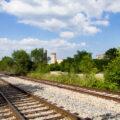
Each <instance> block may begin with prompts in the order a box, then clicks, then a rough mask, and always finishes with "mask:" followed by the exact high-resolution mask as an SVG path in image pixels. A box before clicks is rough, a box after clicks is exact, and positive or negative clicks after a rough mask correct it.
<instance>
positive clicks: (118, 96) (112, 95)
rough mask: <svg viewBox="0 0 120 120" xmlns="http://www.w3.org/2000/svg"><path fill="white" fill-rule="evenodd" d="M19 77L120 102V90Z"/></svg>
mask: <svg viewBox="0 0 120 120" xmlns="http://www.w3.org/2000/svg"><path fill="white" fill-rule="evenodd" d="M19 78H22V79H24V80H25V79H26V80H30V81H34V82H38V83H43V84H46V85H51V86H55V87H59V88H64V89H67V90H71V91H75V92H79V93H83V94H88V95H92V96H96V97H100V98H104V99H107V100H113V101H116V102H119V103H120V92H112V91H107V90H101V89H96V88H89V87H80V86H78V85H69V84H65V83H60V82H53V81H50V80H42V79H34V78H30V77H24V76H20V77H19Z"/></svg>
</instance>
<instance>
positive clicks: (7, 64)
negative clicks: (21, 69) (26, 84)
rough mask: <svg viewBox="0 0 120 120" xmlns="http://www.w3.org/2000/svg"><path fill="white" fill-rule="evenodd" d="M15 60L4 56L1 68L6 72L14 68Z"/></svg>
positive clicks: (0, 64)
mask: <svg viewBox="0 0 120 120" xmlns="http://www.w3.org/2000/svg"><path fill="white" fill-rule="evenodd" d="M13 65H14V61H13V59H12V58H11V57H7V56H5V57H3V58H2V60H1V62H0V69H1V70H3V71H6V72H10V71H12V70H13Z"/></svg>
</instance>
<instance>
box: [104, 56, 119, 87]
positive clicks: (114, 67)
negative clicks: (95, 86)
mask: <svg viewBox="0 0 120 120" xmlns="http://www.w3.org/2000/svg"><path fill="white" fill-rule="evenodd" d="M104 76H105V80H106V81H108V82H111V83H118V84H119V85H120V56H119V57H117V58H116V59H114V60H113V61H112V62H111V63H109V64H108V66H107V67H106V70H105V74H104Z"/></svg>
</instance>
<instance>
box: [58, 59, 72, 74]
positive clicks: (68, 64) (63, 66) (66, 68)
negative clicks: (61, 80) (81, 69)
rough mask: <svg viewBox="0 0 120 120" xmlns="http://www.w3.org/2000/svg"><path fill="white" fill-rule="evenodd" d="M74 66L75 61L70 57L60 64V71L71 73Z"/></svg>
mask: <svg viewBox="0 0 120 120" xmlns="http://www.w3.org/2000/svg"><path fill="white" fill-rule="evenodd" d="M73 64H74V59H73V58H70V57H68V58H67V59H65V60H63V62H62V63H61V64H60V70H61V71H63V72H71V66H73Z"/></svg>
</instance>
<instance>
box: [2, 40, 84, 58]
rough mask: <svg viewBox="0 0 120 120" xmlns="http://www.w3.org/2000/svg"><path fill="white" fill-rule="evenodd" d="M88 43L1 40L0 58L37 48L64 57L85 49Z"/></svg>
mask: <svg viewBox="0 0 120 120" xmlns="http://www.w3.org/2000/svg"><path fill="white" fill-rule="evenodd" d="M85 46H86V43H84V42H81V43H79V44H76V43H71V42H68V41H66V40H64V39H53V40H48V41H47V40H40V39H35V38H26V39H23V40H20V41H18V40H9V39H7V38H0V58H1V57H3V56H10V55H11V53H12V52H13V51H14V50H20V49H24V50H26V51H27V52H30V51H31V50H33V49H35V48H44V49H46V50H48V53H49V54H51V52H57V53H58V52H59V54H61V56H63V53H64V52H69V51H71V50H72V51H73V50H76V49H78V48H82V47H85Z"/></svg>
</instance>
